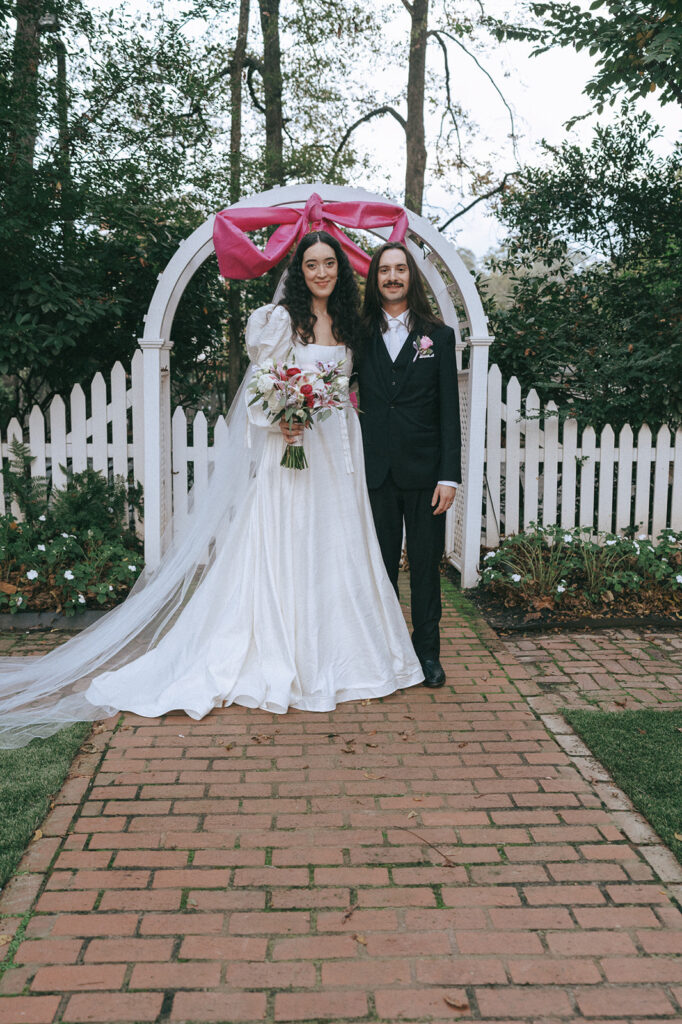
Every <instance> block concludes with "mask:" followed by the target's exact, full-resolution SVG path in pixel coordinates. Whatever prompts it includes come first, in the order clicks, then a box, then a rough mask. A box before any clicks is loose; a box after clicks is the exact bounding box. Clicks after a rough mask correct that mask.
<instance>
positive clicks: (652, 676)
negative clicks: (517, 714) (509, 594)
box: [503, 629, 682, 712]
mask: <svg viewBox="0 0 682 1024" xmlns="http://www.w3.org/2000/svg"><path fill="white" fill-rule="evenodd" d="M503 642H504V646H505V649H506V650H507V651H509V652H511V653H512V654H513V655H515V657H516V658H517V659H518V660H519V661H520V662H521V664H522V665H524V666H525V667H526V670H527V672H528V674H529V675H530V676H531V678H532V679H533V680H534V681H535V683H537V685H538V687H539V689H540V690H541V691H542V697H541V698H538V699H537V700H535V701H533V702H532V703H533V706H534V707H535V709H536V710H537V711H540V712H547V711H554V710H556V709H558V708H562V707H585V706H587V705H593V706H597V707H600V708H603V709H604V710H605V711H614V710H615V711H617V710H619V709H621V708H624V707H626V708H638V707H653V708H656V707H658V708H663V707H667V708H680V707H682V632H680V631H675V632H674V631H670V632H668V633H666V632H662V631H657V632H655V633H652V632H651V631H650V630H647V629H641V630H634V629H603V630H600V631H599V633H598V634H595V635H586V634H585V633H584V632H582V633H563V634H561V635H556V634H538V635H537V636H533V637H527V636H526V637H524V638H523V639H518V640H516V639H513V638H511V637H505V638H503Z"/></svg>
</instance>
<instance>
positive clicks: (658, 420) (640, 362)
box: [489, 108, 682, 429]
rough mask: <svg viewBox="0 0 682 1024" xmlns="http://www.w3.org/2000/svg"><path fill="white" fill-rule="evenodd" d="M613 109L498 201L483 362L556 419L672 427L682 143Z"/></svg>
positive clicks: (677, 359)
mask: <svg viewBox="0 0 682 1024" xmlns="http://www.w3.org/2000/svg"><path fill="white" fill-rule="evenodd" d="M656 134H657V129H656V126H655V125H654V124H653V123H652V121H651V119H650V118H649V117H648V116H647V115H644V114H640V115H635V114H633V113H632V112H631V111H630V110H629V109H627V108H624V109H623V111H622V113H621V116H620V118H619V120H618V121H617V122H616V123H615V124H614V125H612V126H609V127H600V128H598V129H597V130H596V131H595V133H594V137H593V140H592V143H591V145H590V146H589V147H588V148H586V149H584V150H582V149H580V148H579V147H578V146H575V145H572V144H569V143H564V144H563V145H562V146H561V147H559V148H556V149H552V148H550V147H549V146H546V147H545V152H546V155H547V157H548V160H547V163H546V164H545V165H544V166H542V167H529V168H525V169H524V170H523V171H522V172H521V174H519V176H518V178H517V179H516V181H515V183H514V185H513V187H511V188H510V189H508V190H507V191H506V192H505V194H504V195H503V196H502V198H501V200H500V202H499V214H500V217H501V218H502V220H503V221H504V223H505V224H506V225H507V227H508V228H509V238H508V241H507V245H506V247H505V251H504V252H503V253H502V254H501V255H499V256H498V257H497V258H496V259H495V260H494V261H493V263H492V266H491V268H490V270H491V272H492V274H493V275H495V274H500V275H504V278H505V280H506V282H507V285H508V292H507V295H506V297H505V298H503V299H499V297H498V298H497V299H496V300H491V301H490V302H489V307H490V308H489V312H490V315H491V326H492V329H493V333H494V334H495V336H496V340H495V343H494V345H493V348H492V352H491V359H492V360H493V361H494V362H497V363H498V364H499V366H500V368H501V369H502V372H503V375H504V376H511V375H512V374H515V375H516V376H517V377H518V378H519V380H520V382H521V384H522V386H523V387H524V388H525V389H528V388H531V387H535V388H536V389H537V391H538V392H539V394H540V396H541V398H542V400H543V401H547V400H548V399H553V400H554V401H555V402H556V403H557V404H558V405H559V407H560V409H561V410H562V413H563V414H564V415H566V414H570V415H574V416H576V417H577V419H578V420H579V421H580V422H581V423H582V424H591V425H592V426H594V427H595V428H597V429H598V428H600V427H602V426H603V425H604V424H606V423H610V424H611V425H612V426H613V427H614V429H618V428H619V427H620V426H622V425H623V424H624V423H630V425H631V426H632V427H633V429H636V428H638V427H639V426H640V425H641V424H642V423H648V424H649V425H650V426H651V427H652V428H655V427H657V426H659V425H661V424H663V423H667V424H669V425H670V426H672V427H676V426H678V425H679V424H680V423H682V178H681V177H680V173H679V167H680V160H681V158H682V146H678V147H677V150H676V151H675V153H674V154H673V155H672V156H671V157H669V158H662V157H657V156H654V155H653V152H652V142H653V140H654V139H655V137H656Z"/></svg>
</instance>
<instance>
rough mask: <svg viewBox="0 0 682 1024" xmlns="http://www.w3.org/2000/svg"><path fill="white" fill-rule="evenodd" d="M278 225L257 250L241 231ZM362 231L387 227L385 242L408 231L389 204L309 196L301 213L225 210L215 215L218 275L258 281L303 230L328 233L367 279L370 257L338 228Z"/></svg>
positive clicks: (404, 219) (399, 212)
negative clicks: (340, 201)
mask: <svg viewBox="0 0 682 1024" xmlns="http://www.w3.org/2000/svg"><path fill="white" fill-rule="evenodd" d="M272 224H276V225H278V226H277V228H276V230H275V231H274V232H273V234H272V235H271V236H270V238H269V239H268V241H267V243H266V246H265V249H264V250H262V251H261V250H260V249H259V248H258V247H257V246H256V245H254V243H253V242H252V241H251V240H250V239H249V238H247V236H246V234H245V232H246V231H256V230H258V229H259V228H265V227H269V226H270V225H272ZM338 224H343V226H344V227H351V228H365V229H367V230H371V229H372V228H377V227H388V226H389V225H390V226H392V228H393V230H392V231H391V235H390V238H389V241H391V242H402V241H403V240H404V238H405V233H406V231H407V214H406V212H405V210H404V209H403V207H402V206H393V205H391V204H390V203H373V202H370V203H364V202H360V203H324V202H323V201H322V199H321V198H320V196H319V195H318V194H317V192H313V193H312V195H311V196H310V197H309V199H308V201H307V202H306V204H305V207H304V208H303V210H298V209H294V208H293V207H288V206H263V207H244V206H242V207H228V209H226V210H221V211H220V213H217V214H216V217H215V223H214V226H213V243H214V245H215V251H216V255H217V257H218V267H219V268H220V273H221V274H222V276H223V277H226V278H228V279H230V280H235V281H245V280H249V279H251V278H254V277H261V276H262V275H263V274H265V273H266V272H267V271H268V270H270V269H271V268H272V267H275V266H276V265H277V264H278V263H279V262H280V261H281V260H282V259H283V258H284V257H285V256H286V254H287V253H288V251H289V249H290V248H291V246H292V245H293V244H294V242H298V241H300V239H301V238H303V236H304V235H305V234H307V233H308V231H320V230H324V231H327V232H328V233H329V234H330V235H332V237H333V238H335V239H336V240H337V241H338V242H339V243H340V244H341V246H342V247H343V249H344V250H345V252H346V255H347V256H348V258H349V260H350V262H351V265H352V267H353V268H354V269H355V270H357V271H358V272H359V273H361V274H363V276H365V277H366V276H367V271H368V269H369V263H370V260H369V256H368V255H367V253H366V252H364V250H363V249H361V248H360V246H358V245H356V244H355V242H353V241H352V240H351V239H350V238H349V237H348V235H346V234H345V233H344V232H343V231H342V230H341V229H340V228H339V227H338V226H337V225H338Z"/></svg>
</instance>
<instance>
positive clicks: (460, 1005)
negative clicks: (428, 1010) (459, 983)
mask: <svg viewBox="0 0 682 1024" xmlns="http://www.w3.org/2000/svg"><path fill="white" fill-rule="evenodd" d="M443 1002H444V1003H445V1005H446V1006H449V1007H451V1008H452V1009H453V1010H463V1011H464V1010H468V1009H469V1004H468V1003H467V1001H466V999H465V1000H464V1001H462V1000H461V999H457V998H455V996H443Z"/></svg>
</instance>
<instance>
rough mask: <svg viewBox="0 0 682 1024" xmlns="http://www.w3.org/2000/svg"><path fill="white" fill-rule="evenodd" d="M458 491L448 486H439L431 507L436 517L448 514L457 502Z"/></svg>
mask: <svg viewBox="0 0 682 1024" xmlns="http://www.w3.org/2000/svg"><path fill="white" fill-rule="evenodd" d="M456 491H457V488H456V487H448V486H447V485H446V484H437V486H436V489H435V491H434V492H433V497H432V498H431V507H432V508H433V514H434V516H440V515H442V514H443V512H447V510H448V509H449V508H450V507H451V506H452V503H453V501H454V500H455V493H456ZM434 506H435V507H434Z"/></svg>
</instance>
